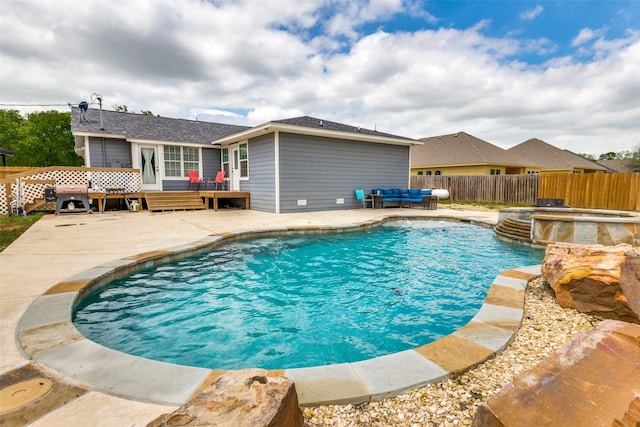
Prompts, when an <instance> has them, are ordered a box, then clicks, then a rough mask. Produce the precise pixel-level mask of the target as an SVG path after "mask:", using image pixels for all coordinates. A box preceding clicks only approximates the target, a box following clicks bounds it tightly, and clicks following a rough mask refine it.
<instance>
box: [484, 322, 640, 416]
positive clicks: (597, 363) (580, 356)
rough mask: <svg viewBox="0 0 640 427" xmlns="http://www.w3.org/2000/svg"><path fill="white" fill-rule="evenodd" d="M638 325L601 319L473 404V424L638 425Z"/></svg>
mask: <svg viewBox="0 0 640 427" xmlns="http://www.w3.org/2000/svg"><path fill="white" fill-rule="evenodd" d="M639 396H640V326H639V325H634V324H631V323H626V322H620V321H617V320H605V321H604V322H602V323H600V324H599V325H598V326H597V327H596V328H593V329H592V330H590V331H587V332H585V333H582V334H580V335H578V336H577V337H576V338H574V339H573V340H571V341H570V342H568V343H567V344H565V345H564V346H562V347H561V348H560V349H559V350H557V351H556V352H554V353H553V354H552V355H550V356H549V357H547V358H546V359H545V360H544V361H542V362H541V363H540V364H538V365H537V366H536V367H534V368H533V369H530V370H528V371H525V372H523V373H522V374H520V375H518V376H517V377H516V378H515V379H514V381H513V382H512V383H510V384H507V385H506V386H504V387H503V388H502V390H500V391H499V392H498V393H497V394H496V395H494V396H492V397H490V398H489V399H488V400H487V401H486V402H485V403H483V404H482V405H480V406H479V407H478V410H477V412H476V415H475V417H474V419H473V424H472V426H474V427H515V426H534V425H547V426H569V425H572V426H573V425H575V426H578V425H589V426H611V425H624V424H615V422H618V423H620V422H621V420H625V421H626V420H627V419H628V420H631V422H633V423H634V424H629V425H637V424H635V423H637V422H638V421H640V419H639V418H638V417H637V416H638V414H637V413H636V410H635V408H636V402H637V399H638V397H639Z"/></svg>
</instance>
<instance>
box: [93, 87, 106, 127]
mask: <svg viewBox="0 0 640 427" xmlns="http://www.w3.org/2000/svg"><path fill="white" fill-rule="evenodd" d="M91 97H92V98H93V99H97V100H98V103H99V104H100V130H104V124H103V123H102V95H98V94H97V93H92V94H91Z"/></svg>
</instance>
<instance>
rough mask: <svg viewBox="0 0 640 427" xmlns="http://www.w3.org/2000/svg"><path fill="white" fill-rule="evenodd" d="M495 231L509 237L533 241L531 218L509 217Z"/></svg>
mask: <svg viewBox="0 0 640 427" xmlns="http://www.w3.org/2000/svg"><path fill="white" fill-rule="evenodd" d="M493 231H494V232H495V233H496V234H497V235H499V236H502V237H505V238H507V239H513V240H520V241H525V242H531V219H522V218H516V217H507V218H505V219H504V220H503V221H502V222H500V223H499V224H497V225H496V226H495V227H494V228H493Z"/></svg>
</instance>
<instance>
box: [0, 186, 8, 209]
mask: <svg viewBox="0 0 640 427" xmlns="http://www.w3.org/2000/svg"><path fill="white" fill-rule="evenodd" d="M0 215H9V195H8V194H7V186H6V185H0Z"/></svg>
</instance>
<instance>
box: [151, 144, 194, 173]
mask: <svg viewBox="0 0 640 427" xmlns="http://www.w3.org/2000/svg"><path fill="white" fill-rule="evenodd" d="M161 147H162V149H161V150H158V151H159V152H160V153H162V177H161V179H162V180H167V181H185V180H189V176H188V175H187V172H188V171H187V170H186V169H185V167H184V164H185V159H184V149H185V148H189V149H195V150H196V152H197V153H198V176H202V147H196V146H193V145H178V144H162V145H161ZM165 147H178V148H180V160H179V161H180V172H181V175H180V176H169V175H167V163H166V162H167V160H166V159H165V151H164V150H165ZM169 161H176V160H169ZM187 163H194V162H191V161H189V162H187ZM189 170H193V169H191V168H190V169H189Z"/></svg>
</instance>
